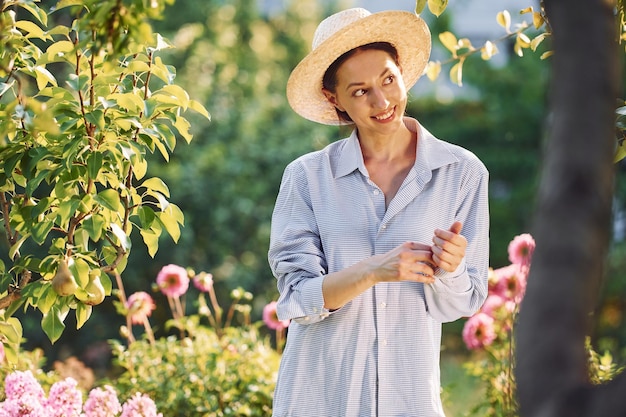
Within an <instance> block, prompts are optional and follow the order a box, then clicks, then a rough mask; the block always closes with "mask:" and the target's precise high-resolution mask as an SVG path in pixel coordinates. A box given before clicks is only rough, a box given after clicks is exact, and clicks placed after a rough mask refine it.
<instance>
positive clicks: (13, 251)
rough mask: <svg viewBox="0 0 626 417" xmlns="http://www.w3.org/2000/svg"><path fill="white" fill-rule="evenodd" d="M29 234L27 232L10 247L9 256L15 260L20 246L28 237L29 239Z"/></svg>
mask: <svg viewBox="0 0 626 417" xmlns="http://www.w3.org/2000/svg"><path fill="white" fill-rule="evenodd" d="M29 236H30V235H29V234H25V235H24V236H22V237H21V238H20V239H19V240H18V241H17V242H15V243H14V244H13V245H11V248H10V249H9V258H11V259H12V260H15V256H16V255H18V254H19V252H20V248H21V247H22V245H23V244H24V242H25V241H26V239H28V237H29Z"/></svg>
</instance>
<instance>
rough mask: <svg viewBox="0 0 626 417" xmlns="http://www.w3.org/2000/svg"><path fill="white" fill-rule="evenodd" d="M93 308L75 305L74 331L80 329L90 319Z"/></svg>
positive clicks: (80, 304) (81, 304)
mask: <svg viewBox="0 0 626 417" xmlns="http://www.w3.org/2000/svg"><path fill="white" fill-rule="evenodd" d="M92 311H93V307H92V306H90V305H87V304H84V303H78V304H77V305H76V329H80V328H81V327H83V325H84V324H85V323H86V322H87V320H89V317H91V312H92Z"/></svg>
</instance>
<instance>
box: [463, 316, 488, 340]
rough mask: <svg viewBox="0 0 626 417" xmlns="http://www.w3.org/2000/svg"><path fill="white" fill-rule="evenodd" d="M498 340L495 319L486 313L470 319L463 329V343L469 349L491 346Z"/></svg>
mask: <svg viewBox="0 0 626 417" xmlns="http://www.w3.org/2000/svg"><path fill="white" fill-rule="evenodd" d="M495 339H496V332H495V330H494V319H493V317H490V316H488V315H487V314H485V313H477V314H475V315H473V316H472V317H470V318H469V319H468V320H467V321H466V322H465V326H464V327H463V341H464V342H465V345H466V346H467V347H468V349H480V348H483V347H485V346H489V345H490V344H491V343H493V341H494V340H495Z"/></svg>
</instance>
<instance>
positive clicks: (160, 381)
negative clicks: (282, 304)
mask: <svg viewBox="0 0 626 417" xmlns="http://www.w3.org/2000/svg"><path fill="white" fill-rule="evenodd" d="M114 353H115V355H116V358H117V360H116V363H117V364H118V365H119V366H121V367H122V368H123V369H124V372H123V373H122V374H121V375H119V377H118V378H117V379H116V380H114V381H111V385H113V386H114V387H115V388H116V389H117V391H118V392H134V391H136V390H138V389H140V390H141V391H142V392H144V393H146V394H148V395H149V396H150V397H151V398H154V400H155V402H156V404H157V409H158V410H159V411H160V412H162V413H163V415H166V416H171V417H175V416H185V417H190V416H268V415H270V414H271V409H272V394H273V391H274V385H275V380H276V373H277V370H278V363H279V360H280V355H279V354H278V352H277V351H276V350H274V349H273V348H272V347H271V346H270V343H269V340H268V339H267V338H263V337H262V336H261V335H260V333H259V330H258V327H257V326H248V327H229V328H226V329H224V334H223V335H222V336H221V337H218V335H217V333H216V332H215V331H214V329H212V328H208V327H198V328H197V329H196V332H195V333H194V335H193V336H192V337H186V338H184V339H178V338H177V337H174V336H170V337H167V338H162V339H158V340H157V341H156V342H155V344H154V345H153V344H151V343H149V342H148V341H145V340H142V341H137V342H134V343H132V344H131V345H130V346H129V347H125V346H123V345H121V344H119V343H115V344H114Z"/></svg>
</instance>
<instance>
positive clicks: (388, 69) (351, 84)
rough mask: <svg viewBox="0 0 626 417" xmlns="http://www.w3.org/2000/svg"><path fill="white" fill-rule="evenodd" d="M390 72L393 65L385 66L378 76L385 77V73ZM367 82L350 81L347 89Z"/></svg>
mask: <svg viewBox="0 0 626 417" xmlns="http://www.w3.org/2000/svg"><path fill="white" fill-rule="evenodd" d="M388 72H391V67H385V70H384V71H383V72H381V73H380V75H379V76H378V77H379V78H381V77H384V76H385V74H387V73H388ZM363 84H365V83H362V82H356V83H350V84H348V85H347V86H346V90H349V89H351V88H352V87H359V86H361V85H363Z"/></svg>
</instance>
